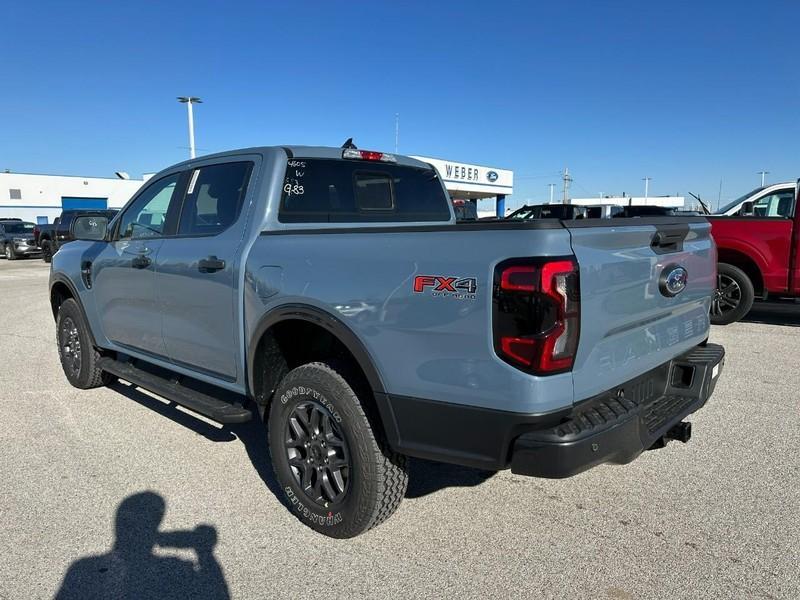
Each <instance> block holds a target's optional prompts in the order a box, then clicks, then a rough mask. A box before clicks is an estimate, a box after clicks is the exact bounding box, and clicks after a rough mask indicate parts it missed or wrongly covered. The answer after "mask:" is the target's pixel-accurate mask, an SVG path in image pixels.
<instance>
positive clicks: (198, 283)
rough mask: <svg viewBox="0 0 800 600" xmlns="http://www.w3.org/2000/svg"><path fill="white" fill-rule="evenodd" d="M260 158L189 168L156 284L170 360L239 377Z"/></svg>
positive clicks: (165, 245) (159, 258)
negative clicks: (245, 258) (249, 207)
mask: <svg viewBox="0 0 800 600" xmlns="http://www.w3.org/2000/svg"><path fill="white" fill-rule="evenodd" d="M258 160H259V159H258V157H246V158H242V157H232V158H230V159H229V160H228V161H227V162H222V163H220V162H215V163H211V164H207V165H202V164H201V165H200V166H198V167H195V168H194V169H192V170H191V171H189V172H188V173H187V176H186V178H187V187H186V193H185V196H184V198H183V201H182V209H181V214H180V219H179V223H178V229H177V232H176V235H175V236H174V237H172V238H169V239H165V240H164V242H163V245H162V246H161V249H160V251H159V253H158V259H157V265H156V275H155V281H156V290H157V296H158V303H159V310H160V313H161V318H162V322H163V333H164V344H165V346H166V351H167V355H168V356H169V358H170V360H172V361H173V362H174V363H176V364H179V365H184V366H188V367H190V368H193V369H196V370H198V371H202V372H205V373H207V374H210V375H213V376H217V377H221V378H223V379H228V380H235V379H236V376H237V363H238V358H239V346H240V342H239V340H240V333H239V332H240V330H241V325H240V323H239V316H240V314H241V307H240V306H239V305H238V303H237V298H238V288H239V276H238V275H239V263H240V258H241V252H242V246H243V243H244V231H245V221H246V218H247V211H246V210H244V207H245V201H246V200H247V190H248V184H249V182H250V179H251V173H252V172H253V170H254V167H255V165H256V163H257V161H258Z"/></svg>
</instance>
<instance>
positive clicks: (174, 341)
mask: <svg viewBox="0 0 800 600" xmlns="http://www.w3.org/2000/svg"><path fill="white" fill-rule="evenodd" d="M72 235H73V238H75V239H76V240H77V241H75V242H72V243H70V244H66V245H65V246H63V247H62V248H61V249H60V250H59V251H58V253H56V254H55V255H54V256H53V262H52V267H51V276H50V300H51V305H52V310H53V316H54V317H55V320H56V330H57V342H58V352H59V356H60V360H61V364H62V366H63V369H64V373H65V375H66V378H67V380H68V381H69V382H70V383H71V384H72V385H74V386H76V387H78V388H93V387H97V386H102V385H105V384H109V383H111V382H112V381H114V379H116V378H119V379H122V380H125V381H127V382H130V383H131V384H133V385H135V386H140V387H142V388H145V389H147V390H150V391H151V392H154V393H156V394H159V395H161V396H163V397H165V398H167V399H169V400H171V401H173V402H175V403H176V404H179V405H182V406H184V407H187V408H189V409H191V410H193V411H195V412H197V413H200V414H202V415H205V416H206V417H209V418H211V419H214V420H216V421H218V422H220V423H223V424H229V425H230V426H232V427H235V424H237V423H241V422H244V421H247V420H249V419H251V418H257V419H261V420H263V422H264V424H265V427H264V433H265V435H264V444H268V445H269V449H270V454H271V457H272V463H273V466H274V471H275V476H276V479H277V481H278V483H279V485H280V488H281V490H282V495H283V498H282V500H283V501H284V502H285V504H286V505H287V506H288V508H289V509H290V510H291V511H292V512H293V513H294V514H295V515H296V516H297V517H298V518H299V519H300V521H302V522H303V523H305V524H306V525H308V526H310V527H312V528H313V529H315V530H316V531H319V532H321V533H323V534H325V535H328V536H331V537H337V538H346V537H352V536H355V535H358V534H360V533H362V532H364V531H366V530H368V529H370V528H371V527H374V526H376V525H378V524H379V523H381V522H382V521H384V520H385V519H386V518H387V517H389V516H390V515H391V514H392V513H393V512H394V510H395V509H396V508H397V506H398V505H399V503H400V501H401V500H402V499H403V497H404V495H405V492H406V486H407V481H408V457H422V458H426V459H433V460H437V461H444V462H449V463H453V464H458V465H468V466H471V467H477V468H481V469H488V470H500V469H505V468H509V467H510V468H511V470H512V472H514V473H519V474H524V475H530V476H535V477H569V476H572V475H575V474H577V473H580V472H581V471H584V470H586V469H588V468H590V467H593V466H595V465H599V464H601V463H606V462H610V463H627V462H629V461H631V460H633V459H634V458H636V457H637V456H638V455H639V454H640V453H642V451H644V450H646V449H649V448H654V447H660V446H663V445H664V444H665V443H666V442H667V441H668V440H672V439H678V440H681V441H683V442H685V441H687V440H688V439H689V437H690V435H691V429H690V424H689V423H688V422H686V421H684V419H685V418H686V417H687V416H688V415H690V414H691V413H693V412H695V411H696V410H698V409H699V408H701V407H702V406H703V404H705V402H706V401H707V400H708V398H709V396H711V394H712V392H713V390H714V387H715V385H716V383H717V380H718V377H719V375H720V368H721V366H722V361H723V356H724V351H723V349H722V347H720V346H718V345H715V344H710V343H708V342H707V340H708V335H709V307H710V302H711V295H712V292H713V290H714V288H715V282H716V251H715V248H714V243H713V241H712V239H711V237H710V235H709V224H708V223H707V222H706V220H705V219H703V218H691V217H690V218H686V217H680V218H676V217H655V218H638V219H581V220H577V221H569V220H563V221H562V220H558V219H530V220H521V221H515V220H502V219H501V220H495V221H474V222H464V223H456V219H455V217H454V214H453V209H452V206H451V203H450V201H449V198H448V196H447V193H446V191H445V188H444V186H443V184H442V181H441V179H440V177H439V176H438V174H437V172H436V170H435V169H434V168H433V167H432V166H431V165H429V164H426V163H423V162H420V161H417V160H414V159H411V158H408V157H403V156H395V155H391V154H386V153H382V152H376V151H366V150H359V149H357V148H355V147H353V146H352V145H348V146H347V147H345V148H321V147H301V146H292V147H289V146H287V147H264V148H250V149H246V150H238V151H233V152H226V153H223V154H215V155H211V156H206V157H203V158H197V159H194V160H191V161H188V162H183V163H180V164H177V165H175V166H173V167H170V168H168V169H166V170H164V171H162V172H161V173H159V174H158V175H156V176H155V177H153V178H152V179H151V180H150V181H148V183H147V184H146V185H145V186H144V187H143V189H142V190H141V191H139V192H138V193H137V194H136V195H135V196H134V197H133V198H132V199H131V200H130V202H129V203H128V204H127V205H126V206H125V208H124V209H123V210H122V211H121V212H120V213H119V214H118V215H117V216H115V217H114V218H113V219H111V220H110V221H109V220H108V218H106V217H103V216H100V215H90V216H82V217H78V218H76V219H75V220H74V222H73V225H72ZM675 457H676V460H679V459H680V455H676V456H675ZM187 458H189V457H188V456H187Z"/></svg>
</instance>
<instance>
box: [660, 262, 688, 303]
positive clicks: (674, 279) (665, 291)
mask: <svg viewBox="0 0 800 600" xmlns="http://www.w3.org/2000/svg"><path fill="white" fill-rule="evenodd" d="M688 281H689V273H688V272H687V271H686V269H684V268H683V267H681V266H680V265H667V266H666V267H664V270H663V271H661V277H659V278H658V289H659V290H660V291H661V294H662V295H664V296H666V297H667V298H672V297H673V296H677V295H678V294H680V293H681V292H682V291H683V290H685V289H686V283H687V282H688Z"/></svg>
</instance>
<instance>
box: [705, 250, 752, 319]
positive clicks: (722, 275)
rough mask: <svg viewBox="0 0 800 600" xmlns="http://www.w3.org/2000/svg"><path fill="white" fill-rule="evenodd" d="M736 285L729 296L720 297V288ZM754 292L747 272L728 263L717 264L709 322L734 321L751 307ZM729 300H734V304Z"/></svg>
mask: <svg viewBox="0 0 800 600" xmlns="http://www.w3.org/2000/svg"><path fill="white" fill-rule="evenodd" d="M731 285H733V286H736V290H734V292H735V293H734V294H732V295H730V296H729V297H720V295H721V294H722V291H724V290H722V289H720V288H721V287H722V288H725V289H727V288H729V287H730V286H731ZM755 297H756V293H755V290H754V288H753V282H752V281H751V280H750V277H748V276H747V273H745V272H744V271H742V270H741V269H740V268H739V267H735V266H733V265H729V264H728V263H719V264H718V265H717V289H716V290H714V297H713V298H712V300H711V322H712V323H713V324H714V325H729V324H731V323H735V322H736V321H738V320H739V319H741V318H742V317H744V316H745V315H746V314H747V313H749V312H750V309H751V308H752V307H753V301H754V300H755ZM730 302H735V306H730V304H729V303H730Z"/></svg>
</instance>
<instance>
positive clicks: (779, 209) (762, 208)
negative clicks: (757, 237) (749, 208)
mask: <svg viewBox="0 0 800 600" xmlns="http://www.w3.org/2000/svg"><path fill="white" fill-rule="evenodd" d="M793 205H794V191H792V190H779V191H777V192H773V193H772V194H767V195H766V196H762V197H761V198H759V199H758V200H756V202H755V204H753V215H752V216H754V217H789V216H791V214H792V207H793Z"/></svg>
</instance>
